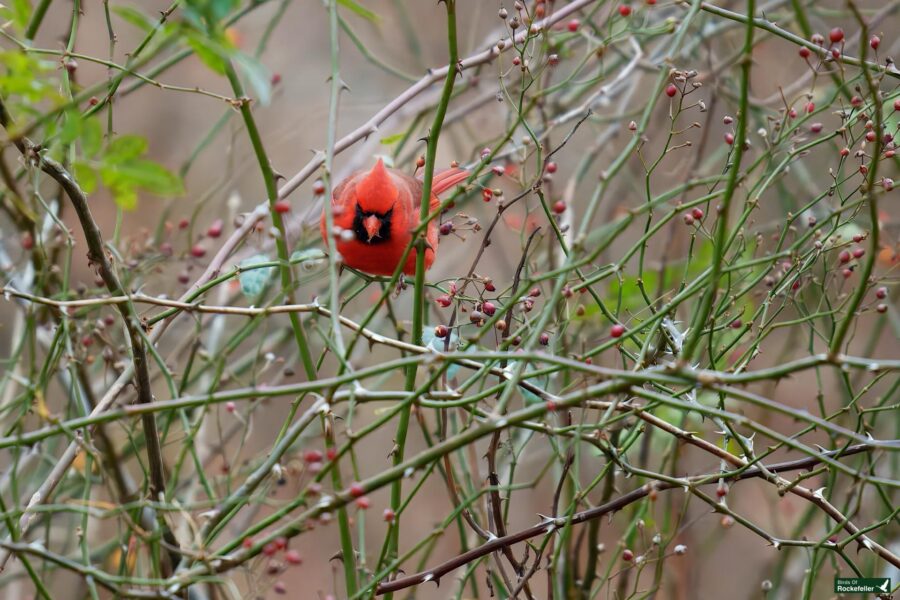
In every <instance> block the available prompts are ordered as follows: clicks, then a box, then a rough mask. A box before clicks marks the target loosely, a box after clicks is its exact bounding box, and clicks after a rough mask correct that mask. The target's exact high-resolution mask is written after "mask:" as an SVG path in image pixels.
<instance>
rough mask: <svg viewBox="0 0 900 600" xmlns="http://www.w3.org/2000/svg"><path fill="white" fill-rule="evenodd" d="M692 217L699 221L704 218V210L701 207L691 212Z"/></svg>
mask: <svg viewBox="0 0 900 600" xmlns="http://www.w3.org/2000/svg"><path fill="white" fill-rule="evenodd" d="M691 216H692V217H694V218H695V219H697V220H698V221H699V220H700V219H702V218H703V209H702V208H700V207H699V206H698V207H696V208H694V209H692V210H691Z"/></svg>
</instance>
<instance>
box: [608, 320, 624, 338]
mask: <svg viewBox="0 0 900 600" xmlns="http://www.w3.org/2000/svg"><path fill="white" fill-rule="evenodd" d="M624 333H625V326H624V325H620V324H618V323H616V324H615V325H613V326H612V328H611V329H610V330H609V335H611V336H612V337H614V338H620V337H622V335H623V334H624Z"/></svg>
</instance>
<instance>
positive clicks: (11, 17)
mask: <svg viewBox="0 0 900 600" xmlns="http://www.w3.org/2000/svg"><path fill="white" fill-rule="evenodd" d="M0 18H2V19H3V20H4V21H11V22H12V23H13V25H15V26H16V27H17V28H18V29H25V27H27V26H28V21H30V20H31V3H30V2H29V1H28V0H12V2H11V3H10V5H9V6H4V5H3V4H0Z"/></svg>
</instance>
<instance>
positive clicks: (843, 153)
mask: <svg viewBox="0 0 900 600" xmlns="http://www.w3.org/2000/svg"><path fill="white" fill-rule="evenodd" d="M841 156H850V148H841Z"/></svg>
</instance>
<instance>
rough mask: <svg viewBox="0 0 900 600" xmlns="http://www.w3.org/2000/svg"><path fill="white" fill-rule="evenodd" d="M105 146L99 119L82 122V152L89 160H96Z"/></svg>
mask: <svg viewBox="0 0 900 600" xmlns="http://www.w3.org/2000/svg"><path fill="white" fill-rule="evenodd" d="M102 145H103V128H102V127H101V125H100V121H99V120H97V119H88V120H86V121H83V122H82V133H81V151H82V152H83V153H84V155H85V156H86V157H87V158H94V157H95V156H97V154H99V153H100V148H101V147H102Z"/></svg>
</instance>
